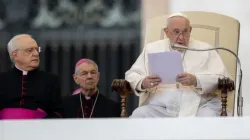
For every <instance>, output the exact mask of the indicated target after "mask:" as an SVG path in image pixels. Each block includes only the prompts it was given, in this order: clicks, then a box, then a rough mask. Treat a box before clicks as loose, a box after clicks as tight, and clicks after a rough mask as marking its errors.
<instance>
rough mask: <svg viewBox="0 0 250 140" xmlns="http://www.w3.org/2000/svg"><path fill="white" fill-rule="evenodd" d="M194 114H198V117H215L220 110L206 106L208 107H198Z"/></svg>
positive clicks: (218, 114)
mask: <svg viewBox="0 0 250 140" xmlns="http://www.w3.org/2000/svg"><path fill="white" fill-rule="evenodd" d="M196 116H198V117H216V116H220V112H219V111H218V110H213V109H211V108H208V107H203V108H199V110H198V111H197V114H196Z"/></svg>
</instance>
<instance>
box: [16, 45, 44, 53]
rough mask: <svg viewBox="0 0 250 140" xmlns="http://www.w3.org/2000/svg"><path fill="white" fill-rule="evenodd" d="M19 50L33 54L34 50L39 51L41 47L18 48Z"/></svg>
mask: <svg viewBox="0 0 250 140" xmlns="http://www.w3.org/2000/svg"><path fill="white" fill-rule="evenodd" d="M16 50H17V51H23V52H25V53H26V54H32V53H33V52H34V51H37V52H38V53H40V52H41V47H33V48H26V49H16Z"/></svg>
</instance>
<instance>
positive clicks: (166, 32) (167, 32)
mask: <svg viewBox="0 0 250 140" xmlns="http://www.w3.org/2000/svg"><path fill="white" fill-rule="evenodd" d="M164 33H165V35H166V36H167V38H169V30H168V28H167V27H166V28H164Z"/></svg>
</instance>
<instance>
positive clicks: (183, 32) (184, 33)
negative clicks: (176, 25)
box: [170, 29, 190, 37]
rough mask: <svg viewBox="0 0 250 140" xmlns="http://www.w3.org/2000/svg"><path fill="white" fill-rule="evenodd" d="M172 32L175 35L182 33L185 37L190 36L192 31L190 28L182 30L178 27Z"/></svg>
mask: <svg viewBox="0 0 250 140" xmlns="http://www.w3.org/2000/svg"><path fill="white" fill-rule="evenodd" d="M170 33H171V34H172V35H173V36H175V37H177V36H179V35H180V34H182V35H183V36H184V37H188V36H190V32H189V31H188V30H184V31H180V30H178V29H175V30H173V31H171V32H170Z"/></svg>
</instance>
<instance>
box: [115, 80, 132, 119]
mask: <svg viewBox="0 0 250 140" xmlns="http://www.w3.org/2000/svg"><path fill="white" fill-rule="evenodd" d="M111 89H112V92H113V91H115V92H118V93H119V94H120V97H121V117H128V115H127V111H126V110H127V109H126V103H127V100H126V99H127V96H128V94H129V93H131V92H132V90H131V87H130V84H129V82H128V81H126V80H125V79H114V80H113V81H112V84H111Z"/></svg>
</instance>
